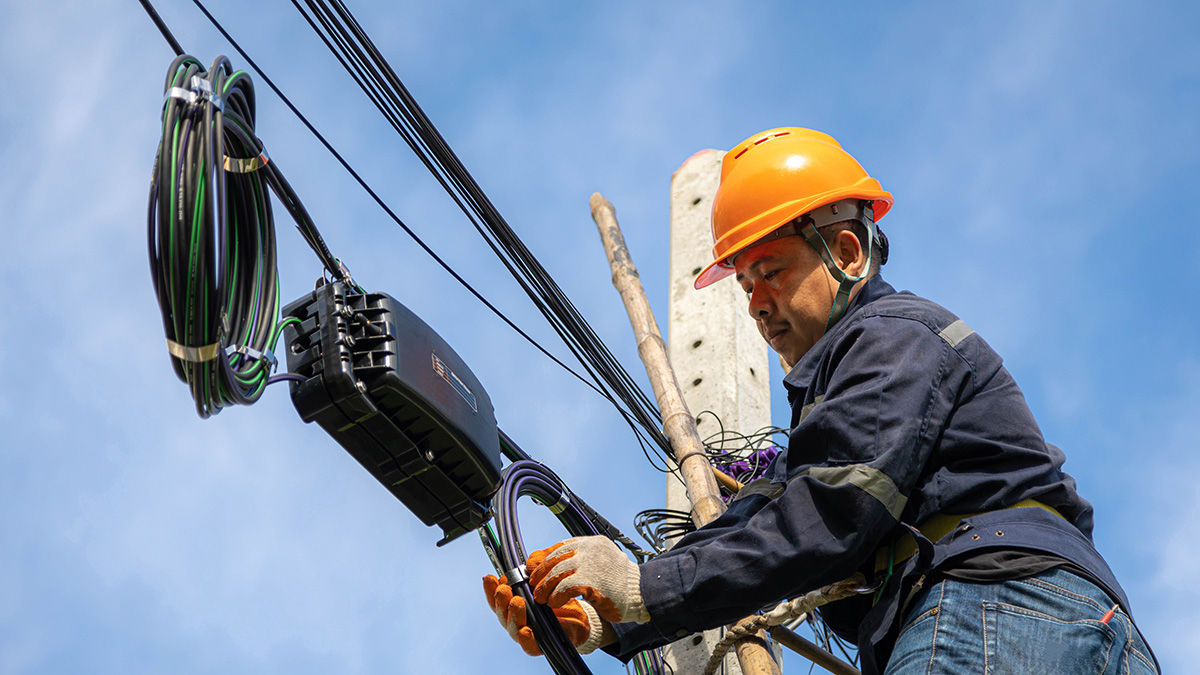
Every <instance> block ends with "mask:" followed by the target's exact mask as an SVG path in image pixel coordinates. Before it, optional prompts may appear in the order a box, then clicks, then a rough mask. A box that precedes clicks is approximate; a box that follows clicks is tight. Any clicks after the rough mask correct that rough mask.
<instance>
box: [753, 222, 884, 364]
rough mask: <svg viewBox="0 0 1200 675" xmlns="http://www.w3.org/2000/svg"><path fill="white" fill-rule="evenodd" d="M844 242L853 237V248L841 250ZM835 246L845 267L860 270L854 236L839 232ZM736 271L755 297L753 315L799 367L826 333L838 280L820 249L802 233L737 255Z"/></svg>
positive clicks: (778, 348) (777, 348) (765, 335)
mask: <svg viewBox="0 0 1200 675" xmlns="http://www.w3.org/2000/svg"><path fill="white" fill-rule="evenodd" d="M842 235H845V236H844V237H843V236H842ZM843 240H849V241H846V242H844V243H845V245H846V246H850V247H851V248H852V249H853V250H852V251H848V252H846V253H843V252H842V251H841V244H843ZM833 244H834V245H833V246H832V247H831V248H832V249H833V253H834V257H835V259H836V260H838V261H839V262H842V261H843V260H845V262H846V263H847V264H843V265H842V269H845V270H846V271H847V272H850V273H852V274H856V273H859V271H860V270H861V267H862V265H861V261H860V260H858V259H859V258H861V252H862V249H861V247H860V246H859V245H858V240H857V239H856V238H855V237H854V235H853V234H850V233H849V232H844V233H839V235H838V236H837V237H835V238H834V242H833ZM855 252H857V257H856V254H855ZM846 256H849V259H847V258H846ZM734 270H735V271H736V273H737V280H738V283H740V284H741V285H742V290H744V291H746V293H747V294H748V295H749V297H750V316H751V317H753V318H754V321H755V322H756V323H757V324H758V332H759V333H761V334H762V336H763V339H765V340H766V341H767V344H769V345H771V348H772V349H774V350H775V351H776V352H778V353H779V355H780V356H782V357H783V360H784V361H786V362H787V363H789V364H791V365H795V364H796V363H798V362H799V361H800V358H801V357H802V356H804V355H805V354H806V353H807V352H808V350H809V349H811V348H812V346H813V345H814V344H816V342H817V340H819V339H821V336H822V335H824V334H825V324H826V322H828V321H829V310H830V309H831V308H832V307H833V301H834V298H835V297H836V296H837V289H838V282H837V281H836V280H835V279H834V278H833V275H832V274H830V273H829V270H828V269H827V268H826V267H825V263H824V262H822V261H821V256H820V255H818V254H817V252H816V250H815V249H813V247H812V246H810V245H809V244H808V242H807V241H805V240H804V238H803V237H799V236H794V237H783V238H781V239H776V240H774V241H769V242H766V243H763V244H759V245H757V246H752V247H750V248H748V249H746V250H745V251H743V252H742V253H741V254H740V255H738V256H737V258H735V259H734ZM856 290H857V289H856Z"/></svg>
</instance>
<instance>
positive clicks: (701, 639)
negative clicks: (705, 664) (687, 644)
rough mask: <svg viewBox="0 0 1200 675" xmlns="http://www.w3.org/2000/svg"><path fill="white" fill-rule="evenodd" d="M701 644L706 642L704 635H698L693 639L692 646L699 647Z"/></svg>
mask: <svg viewBox="0 0 1200 675" xmlns="http://www.w3.org/2000/svg"><path fill="white" fill-rule="evenodd" d="M701 642H704V636H703V635H697V636H696V637H694V638H692V645H699V644H700V643H701Z"/></svg>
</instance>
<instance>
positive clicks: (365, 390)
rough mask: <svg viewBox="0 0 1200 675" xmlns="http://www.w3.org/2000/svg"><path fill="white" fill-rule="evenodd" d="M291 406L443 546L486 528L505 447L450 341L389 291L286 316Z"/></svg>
mask: <svg viewBox="0 0 1200 675" xmlns="http://www.w3.org/2000/svg"><path fill="white" fill-rule="evenodd" d="M283 315H284V318H285V319H286V318H288V317H295V318H296V319H299V320H300V325H299V326H297V325H296V324H295V323H294V322H293V323H291V324H289V325H288V326H287V328H286V332H285V334H284V335H285V340H286V344H287V365H288V371H289V372H291V373H293V374H296V375H300V376H301V377H303V378H304V381H303V382H300V381H293V382H292V383H291V393H292V403H293V404H294V405H295V406H296V411H297V412H299V413H300V417H301V418H303V419H304V421H305V422H314V421H315V422H316V423H317V424H319V425H321V427H322V428H323V429H325V431H326V432H327V433H328V434H329V435H330V436H333V438H334V439H335V440H337V442H338V443H340V444H341V445H342V447H343V448H345V449H346V451H347V452H349V453H350V454H351V455H353V457H354V459H356V460H358V462H359V463H360V464H362V465H363V467H364V468H366V470H367V471H369V472H370V473H371V475H372V476H374V477H375V478H376V479H377V480H378V481H379V482H380V483H382V484H383V486H384V487H386V488H387V489H388V490H389V491H390V492H391V493H392V494H393V495H395V496H396V498H397V499H399V500H400V501H401V502H403V503H404V505H405V506H407V507H408V509H409V510H410V511H412V512H413V513H414V514H416V516H417V517H418V518H420V519H421V521H422V522H424V523H425V524H426V525H434V524H436V525H437V526H438V527H440V528H442V531H443V533H444V534H445V537H444V538H443V539H442V540H441V541H439V542H438V545H439V546H441V545H442V544H445V543H446V542H448V541H450V540H452V539H454V538H455V537H458V536H459V535H462V534H464V533H466V532H469V531H470V530H473V529H475V528H477V527H479V526H480V525H482V524H483V523H484V522H486V521H487V519H488V510H489V509H488V507H487V502H488V500H489V498H490V496H491V495H492V494H493V493H494V492H495V491H496V489H497V488H498V487H499V486H500V440H499V432H498V430H497V428H496V418H495V414H494V413H493V410H492V403H491V400H490V399H488V395H487V392H485V391H484V390H483V387H482V386H481V385H480V384H479V381H478V380H476V379H475V376H474V375H473V374H472V373H471V371H470V369H469V368H467V365H466V364H465V363H463V361H462V360H461V359H460V358H459V357H458V355H457V354H456V353H454V350H452V349H451V348H450V346H449V345H447V344H446V342H445V340H443V339H442V338H441V336H439V335H438V334H437V333H435V332H434V331H433V329H431V328H430V327H429V326H428V325H426V324H425V322H424V321H422V320H421V319H420V318H418V317H417V315H415V314H413V313H412V312H411V311H409V310H408V308H407V307H405V306H404V305H402V304H400V303H399V302H397V301H396V300H395V299H394V298H392V297H391V296H389V295H386V294H383V293H367V294H362V293H358V292H356V291H349V292H347V289H346V288H345V287H344V286H343V285H342V284H341V283H337V282H335V283H329V284H325V285H323V286H321V287H319V288H317V289H316V290H315V291H313V292H312V293H310V294H309V295H307V296H305V297H303V298H300V299H299V300H297V301H295V302H293V303H291V304H290V305H288V306H287V307H285V308H284V310H283Z"/></svg>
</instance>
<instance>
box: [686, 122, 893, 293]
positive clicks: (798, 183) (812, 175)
mask: <svg viewBox="0 0 1200 675" xmlns="http://www.w3.org/2000/svg"><path fill="white" fill-rule="evenodd" d="M843 199H862V200H867V201H871V202H873V204H872V206H873V209H874V216H875V220H879V219H880V218H883V216H884V215H886V214H887V212H888V209H890V208H892V193H890V192H887V191H885V190H884V189H883V187H882V186H880V185H879V181H877V180H875V179H874V178H871V177H870V176H868V175H867V172H866V170H865V169H863V168H862V165H861V164H859V163H858V162H857V161H856V160H855V159H854V158H853V157H851V156H850V153H848V152H846V151H845V150H843V149H842V146H841V145H839V144H838V142H837V141H836V140H834V139H833V137H832V136H830V135H828V134H824V133H821V132H820V131H814V130H813V129H801V128H799V127H783V128H780V129H771V130H769V131H764V132H762V133H759V134H755V135H753V136H751V137H750V138H747V139H746V140H744V141H742V142H741V143H739V144H738V145H737V147H735V148H734V149H732V150H730V151H729V152H727V153H725V159H724V160H722V162H721V184H720V187H718V188H717V196H716V198H715V199H714V200H713V209H712V232H713V262H712V263H710V264H709V266H708V267H706V268H704V271H703V272H701V273H700V276H698V277H696V283H695V286H696V288H703V287H705V286H707V285H709V284H711V283H713V282H714V281H717V280H718V279H723V278H725V277H727V276H729V275H730V274H733V265H732V264H731V263H730V262H729V260H730V259H731V258H732V257H733V256H735V255H737V254H738V253H741V252H742V251H744V250H745V249H747V248H749V247H750V246H752V245H753V244H754V243H755V242H757V241H758V240H760V239H762V238H763V237H765V236H766V235H768V234H770V233H771V232H773V231H775V230H776V229H778V228H780V227H782V226H784V225H786V224H788V223H789V222H791V221H792V220H794V219H795V218H797V217H799V216H801V215H804V214H805V213H808V212H809V211H812V210H813V209H816V208H820V207H822V206H825V205H826V204H831V203H833V202H836V201H840V200H843Z"/></svg>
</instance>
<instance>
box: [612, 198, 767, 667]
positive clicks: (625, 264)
mask: <svg viewBox="0 0 1200 675" xmlns="http://www.w3.org/2000/svg"><path fill="white" fill-rule="evenodd" d="M589 203H590V205H591V208H592V219H593V220H595V221H596V227H597V228H599V230H600V239H601V240H602V241H603V242H604V252H605V254H606V255H607V256H608V264H609V266H610V267H611V268H612V280H613V286H615V287H616V289H617V291H618V292H620V294H621V300H622V301H623V302H624V303H625V311H626V313H628V314H629V322H630V324H632V326H633V333H634V337H635V338H636V339H637V347H638V356H640V357H641V359H642V363H643V364H645V366H646V374H647V375H648V376H649V378H650V386H651V387H652V388H653V389H654V397H655V399H656V400H657V401H658V409H659V412H660V414H661V415H662V420H663V433H665V434H666V436H667V439H668V440H669V441H670V442H671V449H672V451H673V452H674V455H675V463H676V464H677V465H678V466H679V469H680V473H681V474H682V475H683V480H684V483H685V484H686V485H687V490H688V495H689V496H690V497H691V500H692V518H693V519H694V520H695V522H696V525H697V526H704V525H706V524H708V523H710V522H712V521H713V520H715V519H716V518H717V516H719V515H721V514H722V513H723V512H724V511H725V503H724V502H722V501H721V499H720V497H719V496H718V495H719V494H720V492H719V491H718V489H717V481H716V479H715V478H714V477H713V471H712V465H711V464H709V462H708V456H707V455H706V454H705V453H704V443H703V441H701V439H700V434H699V433H697V431H696V420H695V418H694V417H692V414H691V412H689V411H688V407H687V403H685V402H684V400H683V392H682V390H681V389H680V387H679V382H678V381H677V380H676V379H675V371H674V370H673V369H672V368H671V363H670V361H669V360H668V358H667V345H666V343H665V342H664V341H663V339H662V334H661V333H660V332H659V330H658V324H657V323H656V322H655V320H654V312H653V311H652V310H651V309H650V302H649V300H647V299H646V291H645V289H643V288H642V281H641V277H639V276H638V272H637V268H636V267H634V265H633V260H632V259H631V258H630V256H629V249H628V248H627V247H626V246H625V237H624V236H623V235H622V234H621V227H620V225H618V224H617V213H616V209H614V208H613V205H612V203H610V202H609V201H608V200H607V199H605V198H604V196H603V195H601V194H600V193H599V192H597V193H596V194H593V195H592V198H591V199H590V200H589ZM735 649H736V650H737V655H738V662H739V663H740V665H741V667H742V672H743V673H744V674H745V675H778V674H779V673H780V672H781V671H780V668H779V664H777V663H776V662H775V659H773V658H771V653H770V651H769V650H768V649H767V646H766V640H765V637H764V636H763V634H762V632H761V631H760V633H759V635H758V636H755V637H749V638H745V639H743V640H740V641H738V643H737V645H736V646H735Z"/></svg>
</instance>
